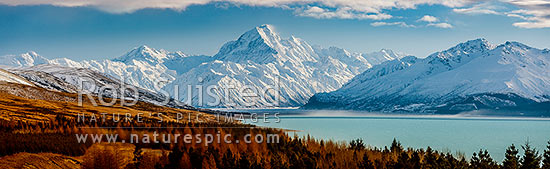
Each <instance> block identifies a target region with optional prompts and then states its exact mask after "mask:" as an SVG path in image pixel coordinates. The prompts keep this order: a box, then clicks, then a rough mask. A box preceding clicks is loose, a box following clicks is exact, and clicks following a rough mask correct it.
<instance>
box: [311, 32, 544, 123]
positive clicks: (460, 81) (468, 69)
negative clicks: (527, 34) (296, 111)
mask: <svg viewBox="0 0 550 169" xmlns="http://www.w3.org/2000/svg"><path fill="white" fill-rule="evenodd" d="M549 101H550V50H549V49H542V50H541V49H536V48H532V47H529V46H527V45H525V44H522V43H518V42H506V43H504V44H500V45H492V44H490V43H489V42H487V40H485V39H476V40H471V41H467V42H464V43H460V44H458V45H456V46H454V47H451V48H449V49H447V50H444V51H441V52H436V53H434V54H431V55H429V56H428V57H426V58H422V59H420V58H416V57H412V56H409V57H403V58H398V59H395V60H393V61H388V62H385V63H382V64H380V65H376V66H374V67H372V68H371V69H368V70H367V71H365V72H363V73H361V74H359V75H357V76H355V77H354V78H353V79H352V80H350V81H349V82H348V83H346V84H345V85H343V87H342V88H340V89H338V90H336V91H333V92H326V93H319V94H316V95H314V96H313V97H312V98H311V99H310V100H309V102H308V103H307V104H306V105H304V108H306V109H352V110H366V111H383V112H430V113H459V112H467V111H474V110H476V111H477V110H502V111H507V112H515V113H519V114H516V115H523V114H525V113H533V112H538V113H540V112H544V113H548V112H549V111H550V102H549ZM547 115H548V114H547Z"/></svg>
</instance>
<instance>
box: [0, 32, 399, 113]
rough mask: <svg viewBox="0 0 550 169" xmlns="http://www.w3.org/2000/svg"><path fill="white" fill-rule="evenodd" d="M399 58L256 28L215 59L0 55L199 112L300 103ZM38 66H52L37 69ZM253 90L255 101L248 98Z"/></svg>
mask: <svg viewBox="0 0 550 169" xmlns="http://www.w3.org/2000/svg"><path fill="white" fill-rule="evenodd" d="M405 56H406V55H405V54H403V53H398V52H393V51H391V50H389V49H382V50H380V51H379V52H373V53H353V52H348V51H346V50H344V49H341V48H337V47H330V48H322V47H319V46H312V45H310V44H308V43H307V42H306V41H304V40H302V39H299V38H296V37H294V36H291V37H290V38H288V39H283V38H281V37H280V36H279V35H278V34H277V33H276V32H274V31H273V27H272V26H271V25H261V26H259V27H255V28H253V29H251V30H249V31H247V32H245V33H244V34H242V35H241V36H239V38H238V39H236V40H234V41H230V42H227V43H226V44H224V45H223V46H222V47H221V48H220V50H219V51H218V53H217V54H215V55H214V56H205V55H195V56H189V55H186V54H184V53H183V52H179V51H178V52H168V51H165V50H157V49H154V48H150V47H148V46H145V45H144V46H140V47H137V48H134V49H132V50H131V51H129V52H128V53H126V54H124V55H122V56H120V57H116V58H113V59H106V60H83V61H74V60H71V59H68V58H58V59H51V60H50V59H46V58H44V57H42V56H40V55H38V54H37V53H35V52H29V53H25V54H21V55H6V56H1V57H0V62H1V63H3V64H4V65H5V66H4V68H9V70H10V71H13V72H16V73H17V72H19V73H20V74H21V75H22V76H24V74H26V73H25V71H26V72H27V73H28V72H30V71H35V72H46V73H48V74H52V73H56V72H57V71H55V70H57V69H62V68H61V67H68V68H75V69H76V70H73V71H83V70H84V69H88V70H90V71H92V72H97V73H99V74H101V75H104V76H105V77H108V78H111V79H120V80H121V81H124V82H125V83H126V84H129V85H133V86H137V87H139V88H140V89H143V90H144V91H143V92H145V91H147V92H148V93H150V94H151V93H160V94H162V95H170V96H172V97H174V98H175V99H176V100H179V101H182V102H185V103H187V104H190V105H193V106H197V107H232V108H250V107H253V108H266V107H298V106H301V105H303V104H305V103H306V102H307V101H308V99H309V98H310V97H311V96H313V95H314V94H315V93H320V92H331V91H334V90H337V89H339V88H340V87H341V86H342V85H343V84H345V83H346V82H347V81H348V80H350V79H352V78H353V77H355V76H356V75H358V74H360V73H362V72H364V71H365V70H367V69H369V68H371V67H372V66H373V65H377V64H380V63H383V62H385V61H389V60H394V59H399V58H402V57H405ZM44 64H50V65H57V66H37V65H44ZM47 69H53V71H50V70H47ZM65 70H71V69H65ZM57 73H58V74H56V75H55V74H54V76H56V77H58V78H60V77H61V78H62V79H61V80H65V81H68V83H69V84H72V85H75V81H74V80H75V79H71V78H67V76H66V74H67V72H65V73H64V74H63V73H62V74H59V72H57ZM87 74H88V75H90V73H89V72H88V73H87ZM31 76H32V77H34V80H35V81H41V80H38V78H36V77H39V74H37V73H35V74H33V75H27V76H26V77H27V78H31ZM71 77H72V76H71ZM92 77H95V75H94V76H92ZM63 78H64V79H63ZM42 81H45V80H42ZM46 81H47V80H46ZM50 85H51V84H50ZM54 86H55V85H53V86H50V87H54ZM209 87H210V88H209ZM57 88H59V86H57ZM65 88H66V89H63V90H71V89H70V88H71V87H65ZM189 88H190V89H191V90H189ZM241 89H248V91H240V90H241ZM251 91H253V92H252V94H254V93H256V95H259V97H258V96H256V97H251V96H250V93H248V92H251ZM200 93H202V95H201V94H200ZM206 93H208V95H207V94H206ZM201 96H202V97H201ZM216 98H219V100H218V102H217V103H216V100H217V99H216ZM207 103H216V104H207Z"/></svg>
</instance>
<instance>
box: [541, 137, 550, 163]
mask: <svg viewBox="0 0 550 169" xmlns="http://www.w3.org/2000/svg"><path fill="white" fill-rule="evenodd" d="M542 156H543V157H544V160H543V161H542V169H550V141H548V145H547V146H546V150H544V154H543V155H542Z"/></svg>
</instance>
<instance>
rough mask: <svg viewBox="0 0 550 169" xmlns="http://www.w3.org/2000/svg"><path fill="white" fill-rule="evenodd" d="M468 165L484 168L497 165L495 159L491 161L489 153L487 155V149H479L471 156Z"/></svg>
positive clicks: (488, 168)
mask: <svg viewBox="0 0 550 169" xmlns="http://www.w3.org/2000/svg"><path fill="white" fill-rule="evenodd" d="M470 165H472V168H485V169H496V168H498V165H497V163H496V162H495V161H493V158H491V155H489V152H488V151H487V150H485V151H483V150H479V153H478V154H476V153H474V155H473V156H472V159H471V161H470Z"/></svg>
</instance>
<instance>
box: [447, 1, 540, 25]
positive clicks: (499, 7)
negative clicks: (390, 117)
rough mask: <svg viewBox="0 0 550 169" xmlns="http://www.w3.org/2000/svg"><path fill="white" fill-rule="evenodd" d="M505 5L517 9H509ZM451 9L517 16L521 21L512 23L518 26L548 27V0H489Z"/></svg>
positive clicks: (460, 11) (470, 12) (466, 12)
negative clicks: (467, 6) (488, 0)
mask: <svg viewBox="0 0 550 169" xmlns="http://www.w3.org/2000/svg"><path fill="white" fill-rule="evenodd" d="M506 6H511V7H512V8H516V9H517V10H514V11H510V9H507V7H506ZM453 11H454V12H456V13H463V14H493V15H505V16H508V17H511V18H518V19H521V20H523V21H519V22H515V23H513V25H514V26H516V27H519V28H550V0H499V1H490V2H482V3H478V4H475V5H473V6H471V7H469V8H455V9H453ZM505 11H508V12H505Z"/></svg>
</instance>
